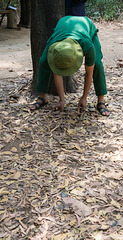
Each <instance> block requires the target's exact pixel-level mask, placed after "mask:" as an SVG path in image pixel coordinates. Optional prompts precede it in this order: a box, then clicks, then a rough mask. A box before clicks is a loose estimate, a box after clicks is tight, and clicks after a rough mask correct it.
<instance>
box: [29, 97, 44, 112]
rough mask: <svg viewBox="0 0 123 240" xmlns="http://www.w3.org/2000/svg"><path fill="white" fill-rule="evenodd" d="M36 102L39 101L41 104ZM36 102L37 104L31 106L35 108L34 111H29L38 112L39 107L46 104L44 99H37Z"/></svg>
mask: <svg viewBox="0 0 123 240" xmlns="http://www.w3.org/2000/svg"><path fill="white" fill-rule="evenodd" d="M38 100H41V101H42V102H39V101H38ZM38 100H37V102H35V103H34V104H32V106H34V107H35V108H34V109H32V108H31V109H30V110H31V111H35V110H38V109H40V108H41V107H43V106H45V105H46V104H47V103H48V102H45V99H44V98H42V97H38Z"/></svg>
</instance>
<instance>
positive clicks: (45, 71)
mask: <svg viewBox="0 0 123 240" xmlns="http://www.w3.org/2000/svg"><path fill="white" fill-rule="evenodd" d="M50 77H51V70H50V68H49V65H48V62H47V55H46V54H45V50H44V52H43V54H42V56H41V58H40V61H39V66H38V76H37V86H36V91H37V92H38V93H39V94H38V99H37V101H36V102H35V103H34V104H32V105H31V107H30V109H31V110H36V109H39V108H40V107H42V106H44V105H46V104H47V96H46V94H47V92H48V89H49V82H50Z"/></svg>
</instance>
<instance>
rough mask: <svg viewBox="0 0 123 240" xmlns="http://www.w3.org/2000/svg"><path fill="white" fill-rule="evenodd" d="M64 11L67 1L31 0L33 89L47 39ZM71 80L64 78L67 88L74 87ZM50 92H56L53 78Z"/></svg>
mask: <svg viewBox="0 0 123 240" xmlns="http://www.w3.org/2000/svg"><path fill="white" fill-rule="evenodd" d="M64 13H65V1H63V0H59V1H57V0H52V1H51V0H35V1H34V0H31V53H32V63H33V81H32V90H33V89H35V86H36V81H37V72H38V64H39V59H40V56H41V54H42V52H43V50H44V48H45V45H46V41H47V40H48V38H49V37H50V36H51V34H52V33H53V28H54V27H55V26H56V24H57V21H58V20H59V19H60V18H61V17H62V16H64V15H65V14H64ZM65 79H66V78H65ZM70 82H72V81H70V77H67V81H66V80H64V88H65V90H69V89H70V90H71V89H72V86H71V87H70V86H69V85H70ZM66 83H67V84H66ZM74 85H75V84H74ZM49 92H50V93H52V94H56V89H55V85H54V81H53V79H51V84H50V88H49Z"/></svg>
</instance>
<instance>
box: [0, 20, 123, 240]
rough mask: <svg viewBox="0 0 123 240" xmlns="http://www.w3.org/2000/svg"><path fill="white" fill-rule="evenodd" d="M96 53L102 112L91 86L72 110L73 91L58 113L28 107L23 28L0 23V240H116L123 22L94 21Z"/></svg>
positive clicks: (121, 193)
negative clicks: (83, 103) (83, 102)
mask: <svg viewBox="0 0 123 240" xmlns="http://www.w3.org/2000/svg"><path fill="white" fill-rule="evenodd" d="M95 24H96V26H97V28H99V38H100V42H101V45H102V51H103V56H104V58H103V63H104V68H105V73H106V79H107V89H108V94H107V96H106V103H107V104H108V108H109V110H110V116H109V117H102V116H101V115H99V113H98V112H97V110H96V97H95V94H94V89H93V86H92V87H91V90H90V93H89V97H88V105H87V110H86V111H85V112H84V113H83V114H82V115H81V116H79V115H78V113H77V103H78V101H79V98H80V96H81V93H82V88H83V83H82V82H83V81H82V80H83V68H81V70H80V71H79V72H78V73H77V75H76V77H77V78H78V82H79V89H78V90H77V93H72V94H66V96H65V111H64V113H59V112H57V111H56V112H52V111H51V106H50V105H51V104H52V103H53V102H54V101H57V97H54V96H48V100H49V102H50V104H49V105H47V106H45V107H44V108H43V109H40V110H39V111H36V112H34V113H31V112H30V111H29V104H30V103H31V102H32V99H31V98H30V91H29V86H30V82H31V78H32V62H31V50H30V30H29V29H25V28H22V29H21V30H16V29H7V28H6V22H5V21H4V23H3V24H2V27H1V28H0V84H1V90H0V101H1V107H0V110H1V123H0V129H1V143H0V149H1V153H0V156H1V165H0V239H1V240H2V239H4V240H17V239H19V240H21V239H25V240H27V239H30V240H40V239H43V240H95V239H96V240H122V236H123V216H122V215H123V171H122V170H123V151H122V146H123V139H122V129H123V126H122V122H123V116H122V103H123V91H122V80H123V22H122V21H121V22H114V23H106V22H102V23H99V22H98V23H95Z"/></svg>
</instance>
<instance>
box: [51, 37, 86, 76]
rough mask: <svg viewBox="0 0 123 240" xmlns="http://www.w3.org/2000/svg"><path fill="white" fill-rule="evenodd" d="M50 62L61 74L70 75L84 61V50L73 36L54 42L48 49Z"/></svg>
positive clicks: (56, 71) (53, 69)
mask: <svg viewBox="0 0 123 240" xmlns="http://www.w3.org/2000/svg"><path fill="white" fill-rule="evenodd" d="M47 60H48V64H49V66H50V68H51V70H52V71H53V72H54V73H55V74H57V75H59V76H70V75H72V74H73V73H74V72H76V71H77V70H78V69H79V68H80V67H81V65H82V62H83V51H82V48H81V46H80V44H79V43H78V42H77V41H76V40H73V39H71V38H66V39H65V40H62V41H60V42H55V43H53V44H52V45H51V46H50V47H49V49H48V55H47Z"/></svg>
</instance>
